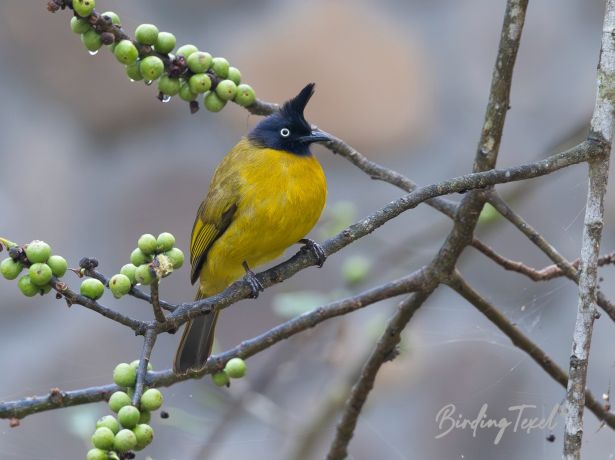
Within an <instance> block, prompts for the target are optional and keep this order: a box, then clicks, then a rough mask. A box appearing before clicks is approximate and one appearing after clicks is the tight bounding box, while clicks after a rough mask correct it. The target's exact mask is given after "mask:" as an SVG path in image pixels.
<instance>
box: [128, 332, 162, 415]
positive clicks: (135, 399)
mask: <svg viewBox="0 0 615 460" xmlns="http://www.w3.org/2000/svg"><path fill="white" fill-rule="evenodd" d="M157 336H158V334H156V330H155V329H154V328H149V329H148V330H147V331H146V332H145V338H144V340H143V350H141V358H140V359H139V367H137V382H136V384H135V392H134V394H133V395H132V405H133V406H136V407H139V402H140V401H141V395H142V394H143V389H144V387H145V379H146V376H147V367H148V365H149V360H150V356H151V355H152V350H153V349H154V344H155V343H156V337H157Z"/></svg>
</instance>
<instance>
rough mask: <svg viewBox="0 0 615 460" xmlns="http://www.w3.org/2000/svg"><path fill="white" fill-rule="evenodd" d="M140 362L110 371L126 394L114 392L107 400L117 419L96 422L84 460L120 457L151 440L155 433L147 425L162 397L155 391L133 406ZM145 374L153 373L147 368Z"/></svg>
mask: <svg viewBox="0 0 615 460" xmlns="http://www.w3.org/2000/svg"><path fill="white" fill-rule="evenodd" d="M138 367H139V360H135V361H133V362H132V363H130V364H128V363H120V364H118V365H117V366H116V367H115V369H114V370H113V381H114V382H115V384H116V385H118V386H119V387H122V388H124V389H125V390H126V391H116V392H115V393H113V394H112V395H111V397H110V398H109V408H110V409H111V410H112V411H113V412H115V414H116V416H113V415H105V416H104V417H101V418H100V419H98V421H97V422H96V431H95V432H94V434H93V435H92V445H93V446H94V448H93V449H91V450H90V451H89V452H88V454H87V456H86V460H108V459H115V458H118V455H117V454H118V453H119V454H124V453H126V452H129V451H138V450H143V449H144V448H145V447H147V446H148V445H149V444H150V443H151V442H152V440H153V439H154V430H153V429H152V427H151V426H150V425H149V422H150V419H151V412H153V411H156V410H158V409H160V407H161V406H162V403H163V397H162V393H161V392H160V391H159V390H158V389H156V388H150V389H147V390H145V391H144V392H143V394H142V395H141V399H140V401H139V407H138V408H137V407H135V406H133V405H132V395H133V394H134V387H135V385H136V382H137V369H138ZM147 368H148V370H152V367H151V365H150V364H148V366H147Z"/></svg>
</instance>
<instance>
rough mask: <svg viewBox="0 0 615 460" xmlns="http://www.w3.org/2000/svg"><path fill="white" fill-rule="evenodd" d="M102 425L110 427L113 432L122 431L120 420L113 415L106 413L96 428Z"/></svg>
mask: <svg viewBox="0 0 615 460" xmlns="http://www.w3.org/2000/svg"><path fill="white" fill-rule="evenodd" d="M102 427H105V428H109V429H110V430H111V431H112V432H113V434H116V433H117V432H118V431H120V422H118V421H117V420H116V418H115V417H114V416H113V415H104V416H102V417H100V418H99V419H98V421H97V422H96V428H102Z"/></svg>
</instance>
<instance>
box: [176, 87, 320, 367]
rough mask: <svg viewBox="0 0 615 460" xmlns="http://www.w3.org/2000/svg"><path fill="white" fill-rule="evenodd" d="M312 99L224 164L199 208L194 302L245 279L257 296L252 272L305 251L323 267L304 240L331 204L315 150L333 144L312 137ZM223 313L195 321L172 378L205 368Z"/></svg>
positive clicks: (267, 125) (295, 103) (294, 102)
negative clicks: (299, 248)
mask: <svg viewBox="0 0 615 460" xmlns="http://www.w3.org/2000/svg"><path fill="white" fill-rule="evenodd" d="M313 93H314V84H313V83H310V84H309V85H307V86H306V87H305V88H303V89H302V90H301V92H300V93H299V94H298V95H297V96H295V97H294V98H293V99H291V100H289V101H288V102H286V103H285V104H284V105H283V106H282V108H281V110H280V111H279V112H277V113H274V114H272V115H270V116H268V117H266V118H264V119H263V120H262V121H261V122H260V123H259V124H258V125H257V126H256V127H255V128H254V129H253V130H252V131H251V132H250V133H249V134H248V136H247V137H246V138H243V139H242V140H240V141H239V143H238V144H237V145H235V147H233V148H232V149H231V151H230V152H229V153H228V154H227V155H226V156H225V157H224V159H223V160H222V161H221V162H220V164H219V165H218V167H217V168H216V171H215V173H214V177H213V179H212V181H211V183H210V184H209V191H208V192H207V196H206V197H205V199H204V200H203V202H202V203H201V205H200V206H199V210H198V212H197V215H196V219H195V221H194V226H193V228H192V238H191V241H190V263H191V265H192V272H191V281H192V283H193V284H194V283H195V282H196V280H197V279H198V280H199V288H198V291H197V294H196V299H197V300H198V299H203V298H206V297H209V296H212V295H214V294H217V293H219V292H221V291H222V290H224V289H225V288H226V287H228V286H229V285H230V284H231V283H233V282H234V281H236V280H238V279H239V278H241V277H242V276H243V277H244V280H245V281H246V283H248V285H249V286H250V289H251V290H252V296H253V297H257V296H258V293H259V291H262V289H263V287H262V286H261V285H260V283H259V281H258V279H257V278H256V277H255V276H254V273H253V272H252V271H251V270H250V267H252V268H254V267H256V266H258V265H261V264H264V263H266V262H269V261H271V260H273V259H275V258H277V257H279V256H280V255H282V253H283V252H284V251H285V250H286V249H287V248H288V247H289V246H291V245H293V244H296V243H303V244H305V245H306V248H307V249H309V250H310V251H312V252H313V253H314V254H315V255H316V256H317V257H318V260H319V265H322V264H323V262H324V260H325V254H324V252H323V250H322V248H321V247H320V246H319V245H318V244H316V243H315V242H313V241H311V240H308V239H305V238H304V237H305V235H307V234H308V233H309V231H310V230H311V229H312V228H313V227H314V225H315V224H316V222H317V221H318V219H319V217H320V214H321V213H322V210H323V209H324V207H325V201H326V197H327V183H326V180H325V175H324V172H323V170H322V167H321V166H320V163H319V162H318V160H317V159H316V158H315V157H314V156H313V155H312V154H311V152H310V145H311V144H312V143H314V142H322V141H327V140H330V138H329V137H328V136H327V135H326V134H325V133H323V132H322V131H320V130H318V129H312V127H311V126H310V124H309V123H308V122H307V121H306V119H305V117H304V115H303V112H304V109H305V106H306V105H307V103H308V101H309V100H310V98H311V97H312V94H313ZM217 317H218V313H217V312H216V313H213V314H208V315H205V316H201V317H198V318H196V319H193V320H192V321H190V322H189V323H188V324H187V326H186V329H185V330H184V333H183V336H182V338H181V341H180V343H179V347H178V349H177V354H176V356H175V363H174V370H175V372H177V373H185V372H186V371H188V370H191V369H192V370H197V369H201V368H203V367H204V365H205V362H206V361H207V358H208V357H209V354H210V353H211V347H212V344H213V338H214V329H215V326H216V320H217Z"/></svg>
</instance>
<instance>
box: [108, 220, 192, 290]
mask: <svg viewBox="0 0 615 460" xmlns="http://www.w3.org/2000/svg"><path fill="white" fill-rule="evenodd" d="M174 246H175V237H174V236H173V235H172V234H171V233H168V232H164V233H161V234H160V235H158V238H156V237H155V236H154V235H151V234H149V233H146V234H145V235H141V237H140V238H139V241H138V242H137V248H136V249H135V250H134V251H132V253H131V254H130V263H129V264H126V265H124V266H123V267H122V268H121V270H120V272H119V273H118V274H116V275H113V276H112V277H111V279H109V289H110V290H111V292H112V293H113V296H114V297H115V298H116V299H119V298H120V297H122V296H123V295H126V294H128V293H129V292H130V289H131V288H132V286H134V285H135V284H143V285H148V284H151V283H152V281H154V280H155V279H160V278H164V277H165V276H168V275H169V274H171V272H172V271H173V270H177V269H178V268H180V267H181V266H182V265H183V264H184V253H183V252H182V251H181V250H180V249H178V248H176V247H174Z"/></svg>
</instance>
